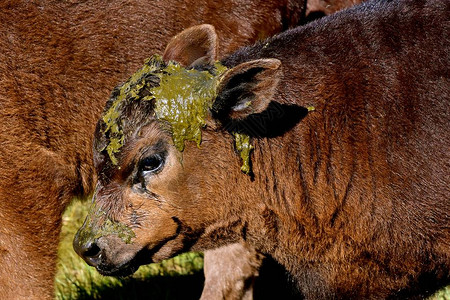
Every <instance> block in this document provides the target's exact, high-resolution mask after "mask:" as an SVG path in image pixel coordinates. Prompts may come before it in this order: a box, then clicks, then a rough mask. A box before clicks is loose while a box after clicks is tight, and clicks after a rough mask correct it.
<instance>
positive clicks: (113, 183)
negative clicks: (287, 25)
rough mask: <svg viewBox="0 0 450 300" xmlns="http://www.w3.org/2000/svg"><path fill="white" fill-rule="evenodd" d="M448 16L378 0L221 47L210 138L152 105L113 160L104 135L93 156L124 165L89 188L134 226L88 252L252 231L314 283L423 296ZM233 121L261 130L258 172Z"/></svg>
mask: <svg viewBox="0 0 450 300" xmlns="http://www.w3.org/2000/svg"><path fill="white" fill-rule="evenodd" d="M449 16H450V4H449V2H448V1H445V0H434V1H431V0H430V1H423V0H421V1H411V0H406V1H379V2H372V3H368V4H364V5H361V6H359V7H358V8H354V9H350V10H347V11H345V12H342V13H338V14H336V15H333V16H331V17H327V18H325V19H322V20H319V21H318V22H314V23H311V24H309V25H306V26H305V27H303V28H298V29H295V30H292V31H289V32H287V33H284V34H281V35H279V36H277V37H275V38H272V39H269V40H267V41H265V42H262V43H260V44H257V45H255V46H252V47H248V48H243V49H241V50H239V51H237V52H236V53H234V54H232V55H231V56H230V57H228V58H226V59H225V60H223V63H224V64H225V65H227V66H228V67H230V68H231V67H233V68H232V69H231V70H229V71H228V73H227V74H232V76H228V77H227V75H225V76H224V78H228V79H227V80H226V81H225V82H224V81H222V82H221V84H220V86H219V90H218V97H217V99H216V102H215V103H214V105H213V110H212V116H213V117H214V118H211V119H209V121H208V126H207V128H206V129H204V130H203V140H202V145H201V147H197V146H196V145H195V144H194V143H187V146H186V149H185V150H184V152H183V153H180V152H178V151H177V150H176V149H175V148H174V146H173V145H172V142H171V136H170V133H169V132H167V131H166V130H165V129H164V128H165V126H161V124H160V122H159V121H155V120H154V119H148V120H146V121H145V122H144V123H142V124H139V125H138V128H135V129H134V130H136V132H134V133H137V132H139V134H138V135H137V134H133V131H131V132H127V136H128V137H129V138H128V140H127V142H126V146H125V147H124V150H123V151H122V152H121V153H120V160H119V161H120V169H118V168H117V167H115V166H111V163H110V162H109V163H108V157H107V155H105V154H104V153H103V152H101V151H99V150H101V149H100V148H97V151H96V152H95V161H96V168H97V172H99V173H100V174H102V173H103V172H104V168H105V166H106V165H109V166H110V168H111V170H115V172H113V173H109V175H108V176H107V177H105V178H104V179H101V180H100V182H99V186H98V188H97V192H96V197H97V198H96V203H97V205H98V207H100V208H103V209H104V210H106V211H108V212H109V216H110V217H111V218H112V219H114V220H116V221H120V222H122V223H123V224H126V225H127V226H130V227H131V228H133V231H134V233H135V234H136V237H135V238H134V239H133V242H132V243H131V244H130V245H129V246H127V244H124V242H123V241H120V240H119V241H116V244H114V243H110V244H109V246H108V247H106V248H105V247H100V248H99V252H98V254H100V253H101V254H102V255H101V257H100V256H99V255H92V256H88V257H86V259H87V260H88V261H90V262H91V263H92V264H94V265H96V266H97V267H98V268H99V269H101V270H103V271H104V272H110V271H111V270H112V269H111V265H108V264H111V263H112V262H113V266H114V267H119V268H120V266H122V264H123V263H125V262H127V263H137V264H139V260H135V259H136V257H134V256H135V255H136V251H137V250H136V249H138V250H139V251H140V253H142V252H146V251H147V255H148V256H149V257H152V259H153V260H160V259H164V258H167V257H169V256H172V255H174V254H176V253H178V252H180V251H184V250H186V249H209V248H212V247H216V246H220V245H224V244H228V243H234V242H237V241H245V242H246V243H248V244H250V245H252V246H253V247H254V248H255V249H257V250H258V251H260V252H262V253H265V254H267V255H270V256H272V257H274V258H275V259H276V260H277V261H278V262H280V263H281V264H282V265H283V266H285V267H286V268H287V269H288V270H289V271H290V273H291V275H292V276H293V278H294V280H295V282H296V283H297V285H298V288H299V290H300V291H301V293H302V294H303V295H304V297H305V298H306V299H335V298H339V299H384V298H395V299H398V298H402V299H420V298H421V297H424V296H426V295H428V294H429V293H431V292H432V291H433V290H435V289H436V288H438V287H439V286H442V285H444V284H448V283H449V282H450V213H449V207H450V202H449V197H450V190H449V186H450V178H449V174H450V170H449V165H448V162H449V161H450V157H449V152H448V149H449V148H450V147H449V146H450V145H449V140H450V137H449V134H448V132H449V131H448V125H449V124H450V115H449V111H448V105H449V99H450V85H449V74H450V70H449V65H450V64H449V63H450V49H449V45H450V40H449V37H450V20H449ZM193 43H194V45H195V41H194V42H193ZM169 50H170V49H169ZM167 51H168V50H166V52H167ZM171 58H172V59H176V57H171ZM250 61H251V64H252V65H253V66H254V68H253V69H249V68H248V65H249V62H250ZM277 61H279V62H281V68H282V74H283V75H281V72H273V70H275V69H276V64H277ZM236 76H239V80H234V81H233V78H237V77H236ZM278 80H279V83H278V84H277V82H278ZM274 84H275V85H276V86H277V90H276V92H275V94H273V86H274ZM236 91H238V92H239V93H238V92H236ZM272 95H274V96H273V97H271V96H272ZM267 96H268V97H267ZM271 100H273V102H271V103H269V106H267V105H265V106H264V105H262V104H263V102H264V101H266V102H269V101H271ZM246 101H249V102H248V103H247V102H246ZM241 103H247V104H248V105H249V106H242V105H241ZM274 103H278V104H274ZM309 106H313V107H314V108H315V110H314V111H312V112H309V113H307V110H306V108H305V107H309ZM242 107H244V108H242ZM264 107H268V109H267V110H269V111H271V113H270V112H269V113H268V112H267V110H266V111H265V112H264V111H263V112H262V111H261V109H264ZM295 107H298V110H297V113H296V114H292V113H290V112H292V111H293V110H294V108H295ZM302 107H303V109H302ZM251 108H253V111H252V110H251ZM128 113H130V116H129V117H130V119H133V114H134V115H136V116H140V115H142V114H143V113H145V114H148V113H149V112H148V111H145V112H143V111H139V110H137V111H134V112H129V111H128ZM255 113H257V114H258V115H256V116H255ZM306 114H307V115H306ZM305 115H306V117H305ZM302 118H303V120H301V121H300V119H302ZM289 119H294V120H289ZM291 121H292V122H291ZM299 121H300V122H299ZM296 123H298V124H296ZM261 124H262V125H263V126H261ZM273 124H277V126H278V127H279V128H277V130H274V129H273V128H270V127H271V125H273ZM99 128H100V127H99ZM230 130H231V131H233V130H234V131H235V130H238V131H241V132H245V133H247V134H249V135H251V136H253V145H254V151H253V154H252V157H251V158H252V167H253V172H252V174H251V176H248V175H244V174H242V173H241V172H240V170H239V167H240V165H241V160H240V158H239V156H238V155H237V154H236V151H235V149H234V146H233V138H232V136H231V135H230V134H229V131H230ZM265 130H266V131H265ZM103 139H104V136H103V133H102V131H100V130H99V131H97V133H96V140H97V141H98V142H99V143H101V141H102V140H103ZM155 144H157V145H159V148H158V149H159V150H154V148H152V147H154V146H153V145H155ZM152 149H153V150H152ZM156 152H158V153H160V154H161V155H164V158H165V162H164V164H163V166H162V169H161V170H160V171H158V173H155V174H152V173H150V174H148V173H145V174H144V173H142V174H143V175H142V176H141V175H140V174H141V173H140V172H141V171H140V169H139V166H140V164H139V163H138V162H139V159H141V158H142V157H144V158H145V156H146V155H153V153H156ZM181 157H182V160H181ZM136 176H140V177H139V178H140V179H139V181H135V180H136ZM117 188H118V190H117ZM112 189H114V190H115V191H114V199H115V201H117V202H114V203H111V202H110V201H109V200H108V197H105V196H106V195H110V196H111V193H112ZM109 199H110V198H109ZM132 212H133V213H135V214H137V215H138V216H139V222H137V223H136V222H131V221H130V219H129V214H130V213H132ZM90 230H92V224H89V223H87V224H85V226H84V227H83V228H82V229H81V231H80V233H85V232H89V231H90ZM109 239H110V236H108V235H105V236H102V237H101V238H99V239H98V240H96V241H90V242H92V243H96V242H98V243H99V242H101V243H105V242H107V241H108V240H109ZM75 245H76V246H78V247H79V249H78V250H80V249H81V247H86V245H80V244H78V245H77V241H76V242H75ZM119 248H120V250H118V249H119ZM79 252H80V253H81V254H84V253H83V252H82V251H79ZM119 254H120V255H122V257H124V256H126V260H118V259H117V258H118V255H119ZM133 257H134V258H133Z"/></svg>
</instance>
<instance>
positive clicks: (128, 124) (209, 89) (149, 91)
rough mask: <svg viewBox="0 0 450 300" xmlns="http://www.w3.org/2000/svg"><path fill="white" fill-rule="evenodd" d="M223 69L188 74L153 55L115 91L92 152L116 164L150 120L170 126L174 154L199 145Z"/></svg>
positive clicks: (192, 70)
mask: <svg viewBox="0 0 450 300" xmlns="http://www.w3.org/2000/svg"><path fill="white" fill-rule="evenodd" d="M225 70H226V68H225V67H223V66H221V65H220V64H219V63H216V65H215V66H211V67H210V68H208V70H197V69H186V68H184V67H182V66H180V65H179V64H177V63H174V62H169V63H167V64H166V63H165V62H164V61H163V60H162V59H161V58H160V57H159V56H153V57H152V58H150V59H149V60H147V61H146V63H145V64H144V66H143V67H142V68H141V69H139V70H138V71H137V72H136V73H135V74H133V75H132V76H131V77H130V79H129V80H128V81H127V82H125V83H124V84H123V85H121V86H119V87H117V88H116V89H115V90H114V91H113V93H112V96H111V98H110V99H109V101H108V103H107V105H106V108H105V111H104V114H103V116H102V118H101V119H100V121H99V123H98V126H97V131H96V141H95V151H96V152H98V153H105V156H104V158H105V159H108V160H109V164H111V165H118V158H119V157H120V152H121V151H122V148H123V146H124V145H125V144H126V143H128V141H129V140H132V137H133V136H136V134H137V133H138V132H139V130H140V128H142V127H143V126H145V125H147V124H148V123H149V122H151V121H154V120H162V121H164V123H165V124H169V125H170V126H168V129H169V131H171V133H172V139H173V143H174V145H175V146H176V148H177V149H178V150H180V151H182V150H183V148H184V141H185V140H192V141H195V142H197V143H200V141H201V128H202V127H204V126H205V118H206V116H207V114H208V111H209V109H210V107H211V105H212V101H213V100H214V98H215V93H216V86H217V83H218V80H219V77H220V74H222V73H223V72H224V71H225Z"/></svg>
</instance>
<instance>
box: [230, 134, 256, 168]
mask: <svg viewBox="0 0 450 300" xmlns="http://www.w3.org/2000/svg"><path fill="white" fill-rule="evenodd" d="M233 135H234V142H235V145H236V150H237V151H238V152H239V155H240V156H241V159H242V166H241V171H242V172H244V173H245V174H249V173H250V171H251V168H250V152H251V151H252V150H253V146H252V145H251V144H250V137H249V136H248V135H246V134H241V133H236V132H233Z"/></svg>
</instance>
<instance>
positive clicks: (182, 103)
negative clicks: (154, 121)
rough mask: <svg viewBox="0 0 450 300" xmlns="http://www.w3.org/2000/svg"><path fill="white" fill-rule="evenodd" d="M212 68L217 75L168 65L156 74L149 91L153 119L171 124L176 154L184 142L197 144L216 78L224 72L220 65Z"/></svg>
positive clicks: (214, 94) (200, 137)
mask: <svg viewBox="0 0 450 300" xmlns="http://www.w3.org/2000/svg"><path fill="white" fill-rule="evenodd" d="M216 66H217V67H218V68H216V72H218V73H219V74H216V75H213V74H211V73H210V72H208V71H198V70H195V69H189V70H188V69H185V68H183V67H182V66H180V65H178V64H175V63H173V62H170V63H169V64H168V66H167V67H166V68H165V69H164V72H161V73H159V74H158V76H159V78H160V85H159V86H157V87H155V88H153V89H152V90H151V93H152V95H153V96H154V97H155V100H156V103H155V113H156V116H157V118H158V119H161V120H165V121H167V122H168V123H169V124H170V125H171V128H172V139H173V143H174V145H175V147H176V148H177V149H178V150H179V151H183V149H184V142H185V141H194V142H196V143H197V145H200V143H201V139H202V134H201V129H202V128H203V127H204V126H205V119H206V117H207V115H208V111H209V109H210V108H211V106H212V101H213V100H214V99H215V98H216V86H217V84H218V78H219V76H218V75H220V74H221V73H222V72H224V71H225V70H226V68H225V67H223V66H221V65H220V64H216Z"/></svg>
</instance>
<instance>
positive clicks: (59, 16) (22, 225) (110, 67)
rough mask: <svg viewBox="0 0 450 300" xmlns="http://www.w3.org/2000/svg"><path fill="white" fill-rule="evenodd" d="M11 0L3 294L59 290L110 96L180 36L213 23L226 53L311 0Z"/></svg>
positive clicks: (5, 83) (285, 22) (2, 60)
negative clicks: (60, 265)
mask: <svg viewBox="0 0 450 300" xmlns="http://www.w3.org/2000/svg"><path fill="white" fill-rule="evenodd" d="M157 3H158V4H155V2H151V1H88V2H86V1H38V2H30V1H9V0H7V1H2V2H1V4H0V19H1V22H0V41H1V42H0V118H1V120H2V121H1V122H0V126H1V130H0V140H1V151H0V160H1V161H2V164H1V173H0V198H1V201H0V220H1V221H0V222H1V226H0V266H1V268H0V298H1V299H13V298H14V299H32V298H38V299H51V298H52V295H53V276H54V274H55V261H56V247H57V241H58V234H59V230H60V226H61V213H62V212H63V210H64V208H65V207H66V205H67V204H68V203H69V201H70V200H71V199H72V197H74V196H76V195H87V194H89V193H91V192H92V189H93V185H94V183H95V178H94V170H93V166H92V163H91V160H92V158H91V157H92V151H91V149H92V141H91V139H92V134H93V132H94V127H95V123H96V121H97V119H98V117H99V115H100V112H101V110H102V108H103V106H104V102H105V100H106V99H107V98H108V95H109V93H110V91H111V89H112V88H113V87H114V85H116V84H117V82H120V81H123V80H124V79H125V78H126V76H127V74H130V73H132V72H133V71H134V70H135V69H136V68H137V67H138V66H139V65H140V64H141V63H142V61H143V60H144V58H146V57H148V56H149V55H151V54H153V53H155V52H161V51H162V50H163V47H164V45H166V44H167V42H168V40H169V38H170V37H171V36H173V35H174V34H175V33H177V32H179V31H181V30H183V29H184V28H187V27H189V26H192V25H195V24H199V23H203V22H208V23H211V24H213V25H214V26H215V27H216V28H217V30H218V32H219V33H220V41H219V42H220V49H218V51H219V53H220V55H222V54H225V53H229V52H230V51H232V50H234V49H236V48H237V47H238V46H240V45H243V44H248V43H251V42H253V41H255V40H257V39H259V38H263V37H267V36H269V35H272V34H274V33H276V32H279V31H281V30H282V29H284V28H287V27H290V26H293V25H295V24H297V22H298V21H299V19H300V18H301V17H302V15H303V14H304V12H303V4H302V1H298V2H297V1H248V2H247V5H245V6H241V5H240V4H239V1H237V2H236V1H235V2H233V3H231V2H227V3H226V2H223V3H222V2H220V1H219V2H218V1H206V0H200V1H199V0H196V1H188V0H183V1H181V0H180V1H158V2H157Z"/></svg>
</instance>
